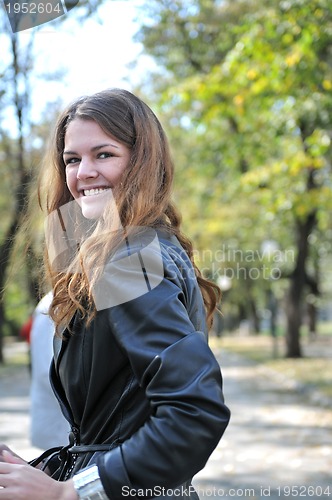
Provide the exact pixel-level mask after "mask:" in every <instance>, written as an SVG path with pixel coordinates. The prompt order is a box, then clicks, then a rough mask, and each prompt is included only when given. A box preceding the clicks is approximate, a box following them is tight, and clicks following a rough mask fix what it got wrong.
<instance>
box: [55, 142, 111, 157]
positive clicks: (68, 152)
mask: <svg viewBox="0 0 332 500" xmlns="http://www.w3.org/2000/svg"><path fill="white" fill-rule="evenodd" d="M109 146H111V147H112V148H116V149H119V146H116V145H115V144H111V143H106V144H99V145H98V146H93V148H91V149H90V151H97V150H98V149H102V148H105V147H109ZM63 154H64V155H77V154H78V153H77V152H76V151H68V150H67V151H64V152H63Z"/></svg>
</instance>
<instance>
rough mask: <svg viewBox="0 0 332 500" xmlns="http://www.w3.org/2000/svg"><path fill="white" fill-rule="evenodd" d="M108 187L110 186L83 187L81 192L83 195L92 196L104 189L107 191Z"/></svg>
mask: <svg viewBox="0 0 332 500" xmlns="http://www.w3.org/2000/svg"><path fill="white" fill-rule="evenodd" d="M108 189H110V188H96V189H84V190H83V194H84V196H94V195H95V194H100V193H103V192H104V191H107V190H108Z"/></svg>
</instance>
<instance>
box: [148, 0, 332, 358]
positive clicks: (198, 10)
mask: <svg viewBox="0 0 332 500" xmlns="http://www.w3.org/2000/svg"><path fill="white" fill-rule="evenodd" d="M152 4H153V7H151V8H152V9H153V15H154V18H153V19H150V20H149V23H147V24H146V25H145V26H144V27H143V29H142V30H141V32H140V39H141V41H142V42H143V43H144V46H145V48H146V50H147V51H148V52H149V53H150V54H152V55H155V57H156V59H157V60H158V61H161V63H162V64H163V65H164V66H165V69H166V73H165V78H164V82H165V83H164V85H162V86H160V84H159V87H157V89H158V91H159V92H161V93H162V96H161V99H160V105H161V109H162V110H164V112H166V113H167V116H170V115H173V117H174V118H173V120H172V122H171V123H172V126H173V127H174V125H178V126H179V127H180V128H182V129H183V128H185V132H186V133H190V134H191V135H192V138H191V141H192V143H194V144H195V156H196V158H195V162H194V165H192V164H191V163H188V162H187V168H188V169H189V170H190V172H191V175H193V173H194V175H195V176H196V178H195V180H196V182H197V184H198V187H197V189H195V188H194V187H193V182H192V183H191V187H193V190H194V193H195V192H196V193H197V191H201V199H202V200H203V199H204V203H202V205H203V206H202V207H201V211H200V217H202V216H203V221H204V218H205V216H206V217H207V218H208V219H209V220H211V217H212V218H213V219H215V216H216V214H217V213H220V214H223V213H224V214H225V213H226V214H228V216H229V218H228V225H230V226H232V227H233V238H234V236H235V238H239V234H238V233H239V232H240V230H241V232H243V219H242V220H241V218H239V211H238V210H237V208H236V205H237V204H238V203H239V200H241V204H242V203H245V204H246V206H247V214H248V217H247V218H249V219H250V220H251V223H250V224H248V226H247V229H244V233H245V234H247V236H248V239H247V241H248V242H250V245H253V246H252V249H256V250H259V248H260V246H261V244H262V241H263V240H264V239H270V238H273V239H275V240H277V241H278V242H279V244H282V245H286V249H289V250H293V251H294V261H293V262H289V261H288V262H286V263H282V266H281V267H282V269H281V270H282V274H283V276H284V277H287V278H288V280H289V288H288V292H287V300H286V303H287V311H286V312H287V321H288V324H287V335H286V341H287V342H286V343H287V356H289V357H299V356H301V344H300V326H301V318H302V313H303V302H304V293H305V290H306V287H307V286H311V285H312V284H313V277H312V276H311V275H310V274H309V271H308V263H309V260H310V252H309V237H310V235H312V234H313V233H314V232H315V231H316V232H317V234H318V232H319V231H320V232H319V234H320V235H321V236H322V235H323V234H324V228H326V227H327V226H328V225H329V224H330V218H329V216H328V215H327V214H329V213H331V210H330V209H331V199H332V198H331V194H332V193H331V183H330V176H331V152H330V141H331V118H330V116H331V113H330V111H331V107H332V97H331V89H332V68H331V52H330V30H331V21H332V12H331V9H332V7H331V6H330V4H329V2H328V1H327V0H313V1H312V0H295V1H293V2H286V1H284V2H279V1H264V0H263V1H261V2H259V3H258V4H257V3H255V5H253V3H252V2H249V1H240V0H238V1H235V2H222V3H220V2H217V1H213V0H201V1H200V0H196V1H195V2H191V3H190V6H189V4H187V2H185V1H180V0H179V1H177V2H172V5H170V4H169V3H168V2H166V1H162V2H152V3H151V2H150V5H152ZM216 25H218V27H219V33H218V31H217V30H216V29H215V27H216ZM179 40H181V41H182V42H181V44H180V43H178V41H179ZM204 41H206V42H207V43H204ZM159 81H160V79H159ZM170 132H171V134H172V128H171V127H170ZM177 133H178V132H177ZM187 152H188V149H187V148H186V153H187ZM188 156H189V158H190V157H192V156H193V153H192V152H189V154H188ZM188 175H190V174H189V173H188ZM212 182H213V183H214V184H213V188H211V184H212ZM204 186H205V187H204ZM225 186H227V192H226V191H225ZM211 191H213V193H211ZM196 199H197V198H196ZM187 200H188V197H187V198H186V207H187V206H188V201H187ZM235 200H236V201H235ZM229 204H231V206H232V207H234V206H235V208H234V210H233V211H231V210H230V209H229ZM253 207H256V209H255V210H253ZM230 212H231V213H230ZM272 222H273V225H272ZM204 224H205V225H204V227H207V224H206V220H205V221H204ZM213 224H215V223H213V222H211V225H213ZM217 234H218V237H219V241H220V238H221V237H223V235H225V234H227V233H225V224H224V223H223V222H220V223H219V230H218V229H217V230H216V231H215V235H217ZM244 239H245V238H244V236H243V234H241V240H242V241H244ZM242 244H243V243H242Z"/></svg>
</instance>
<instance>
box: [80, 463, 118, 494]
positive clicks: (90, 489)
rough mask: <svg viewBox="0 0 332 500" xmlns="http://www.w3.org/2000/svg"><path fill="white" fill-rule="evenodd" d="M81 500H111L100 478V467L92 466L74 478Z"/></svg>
mask: <svg viewBox="0 0 332 500" xmlns="http://www.w3.org/2000/svg"><path fill="white" fill-rule="evenodd" d="M73 480H74V488H75V490H76V492H77V494H78V498H79V499H80V500H109V499H108V496H107V495H106V493H105V490H104V488H103V485H102V482H101V480H100V477H99V471H98V467H97V466H96V465H91V466H90V467H86V468H85V469H83V470H81V471H80V472H78V473H77V474H75V475H74V476H73Z"/></svg>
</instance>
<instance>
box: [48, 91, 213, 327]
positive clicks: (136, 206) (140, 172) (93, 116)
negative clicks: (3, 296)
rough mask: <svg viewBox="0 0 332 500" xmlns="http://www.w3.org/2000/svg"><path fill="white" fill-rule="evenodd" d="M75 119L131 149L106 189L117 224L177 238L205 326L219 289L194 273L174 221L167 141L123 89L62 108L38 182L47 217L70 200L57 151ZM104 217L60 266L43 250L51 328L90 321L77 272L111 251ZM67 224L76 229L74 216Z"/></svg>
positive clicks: (188, 247) (85, 288) (84, 283)
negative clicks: (76, 318)
mask: <svg viewBox="0 0 332 500" xmlns="http://www.w3.org/2000/svg"><path fill="white" fill-rule="evenodd" d="M78 118H79V119H82V120H94V121H95V122H96V123H97V124H98V125H99V126H100V127H101V128H102V129H103V131H104V132H105V133H107V134H108V135H111V136H112V137H114V138H115V139H117V140H118V141H119V142H121V143H122V144H124V145H126V146H127V147H129V148H130V150H131V159H130V162H129V165H128V167H127V168H126V169H125V171H124V173H123V175H122V177H121V187H120V188H119V185H118V186H117V187H116V188H115V189H114V190H113V195H114V199H115V201H116V206H117V210H118V213H119V215H120V219H121V224H122V226H123V227H124V228H127V227H151V228H159V229H163V230H165V231H167V232H168V233H169V234H173V235H175V236H176V237H177V238H178V240H179V242H180V244H181V245H182V247H183V248H184V250H185V252H186V253H187V255H188V256H189V258H190V260H191V261H192V263H193V266H194V270H195V274H196V277H197V280H198V284H199V286H200V289H201V292H202V295H203V299H204V303H205V307H206V312H207V321H208V324H211V323H212V316H213V312H214V310H215V308H216V304H217V301H218V300H219V298H220V291H219V288H218V286H217V285H215V284H214V283H213V282H211V281H209V280H207V279H205V278H204V277H203V276H202V275H201V273H200V271H199V269H198V268H197V266H196V265H195V263H194V259H193V247H192V244H191V242H190V240H189V239H188V238H187V237H186V236H185V235H184V234H183V233H182V232H181V230H180V225H181V216H180V214H179V212H178V210H177V209H176V207H175V206H174V204H173V203H172V201H171V192H172V183H173V175H174V166H173V162H172V159H171V155H170V151H169V146H168V141H167V138H166V136H165V133H164V131H163V128H162V126H161V124H160V122H159V120H158V119H157V117H156V116H155V114H154V113H153V112H152V110H151V109H150V108H149V107H148V106H147V105H146V104H145V103H144V102H143V101H141V100H140V99H139V98H138V97H136V96H134V95H133V94H132V93H130V92H128V91H126V90H122V89H109V90H105V91H102V92H99V93H97V94H94V95H92V96H87V97H82V98H80V99H78V100H77V101H75V102H74V103H72V104H71V105H69V106H68V107H67V109H65V110H64V112H63V113H62V114H61V116H60V117H59V119H58V122H57V124H56V127H55V131H54V135H53V137H52V139H51V141H50V147H49V151H48V153H47V155H46V157H45V161H44V167H43V169H42V177H41V180H40V183H39V201H40V204H41V206H42V208H43V209H44V210H45V211H46V213H47V214H48V215H49V216H50V215H51V214H52V213H58V214H59V213H60V209H61V207H63V206H64V205H66V204H68V203H70V202H73V197H72V195H71V193H70V191H69V189H68V187H67V185H66V175H65V164H64V161H63V151H64V143H65V135H66V130H67V127H68V124H69V123H70V122H71V121H72V120H74V119H78ZM74 204H75V202H74ZM77 217H79V215H78V216H77ZM71 219H73V217H72V216H71ZM111 220H112V218H111V217H109V218H107V217H106V218H104V220H103V224H102V223H101V222H97V223H96V224H95V226H94V228H93V230H92V232H91V236H90V237H89V238H88V239H87V240H86V241H85V242H84V244H83V245H81V247H80V250H79V252H76V255H73V256H72V257H70V259H69V262H68V266H67V267H66V269H59V268H54V265H52V263H51V262H50V256H49V253H48V252H47V251H46V252H45V266H46V271H47V275H48V277H49V279H50V281H51V284H52V288H53V292H54V297H53V302H52V304H51V307H50V316H51V317H52V319H53V320H54V322H55V324H56V325H57V327H59V326H60V325H66V326H68V324H69V322H70V320H71V318H72V317H73V315H74V313H75V312H76V311H77V310H80V311H81V313H82V314H83V316H86V317H87V319H88V321H89V320H91V319H92V318H93V316H94V314H95V306H94V302H93V298H92V294H91V276H89V279H88V276H87V273H86V272H85V271H84V270H85V261H86V260H89V262H90V263H91V262H92V263H93V262H94V261H95V262H97V261H98V262H100V252H101V249H102V254H103V256H104V257H105V258H106V256H107V254H109V253H110V251H111V249H112V244H113V245H114V241H113V243H112V241H111V239H110V238H109V236H108V237H106V236H105V234H106V232H105V226H106V229H107V225H108V227H109V226H110V225H111V223H112V222H111ZM72 222H73V220H72ZM73 223H74V224H76V225H79V224H83V222H82V220H80V221H79V220H78V219H77V220H75V221H74V222H73ZM51 233H52V230H51ZM108 235H109V233H108ZM97 267H98V266H97ZM99 267H100V266H99ZM78 268H79V270H78ZM90 268H91V266H90Z"/></svg>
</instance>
